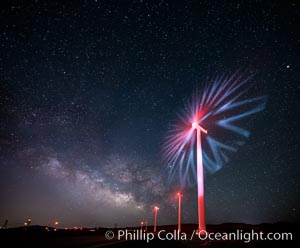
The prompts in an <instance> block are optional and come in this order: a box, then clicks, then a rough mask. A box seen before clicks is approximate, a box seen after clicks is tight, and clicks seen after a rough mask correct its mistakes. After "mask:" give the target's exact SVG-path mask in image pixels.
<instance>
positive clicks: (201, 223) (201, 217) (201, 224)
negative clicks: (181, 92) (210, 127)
mask: <svg viewBox="0 0 300 248" xmlns="http://www.w3.org/2000/svg"><path fill="white" fill-rule="evenodd" d="M192 129H196V131H197V185H198V232H199V233H201V231H206V224H205V202H204V176H203V160H202V147H201V132H202V133H205V134H207V130H206V129H204V128H203V127H201V126H200V125H199V124H198V121H194V122H193V123H192Z"/></svg>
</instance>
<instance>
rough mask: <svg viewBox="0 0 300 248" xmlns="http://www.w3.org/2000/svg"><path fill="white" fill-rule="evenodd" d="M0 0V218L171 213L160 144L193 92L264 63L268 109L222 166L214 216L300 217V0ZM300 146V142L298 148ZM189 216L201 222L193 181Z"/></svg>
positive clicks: (187, 191) (209, 184)
mask: <svg viewBox="0 0 300 248" xmlns="http://www.w3.org/2000/svg"><path fill="white" fill-rule="evenodd" d="M7 2H8V3H4V1H1V8H0V13H1V14H0V19H1V20H0V41H1V47H0V199H1V200H0V225H2V223H3V222H4V221H5V220H6V219H8V221H9V222H8V225H9V226H16V225H21V224H22V223H24V221H25V220H26V219H27V218H31V219H32V223H33V224H41V225H46V224H47V223H48V222H49V221H50V222H52V223H53V221H54V220H58V221H59V222H60V225H61V226H73V225H77V226H108V227H109V226H114V225H115V224H118V226H126V225H137V224H138V223H139V222H140V220H143V219H146V218H148V220H149V224H152V220H153V212H152V208H153V206H154V205H155V204H157V205H158V206H159V207H160V210H159V219H158V224H175V223H176V221H177V199H176V198H175V193H176V192H177V190H178V189H179V188H180V186H179V184H178V178H175V179H174V181H173V182H172V183H167V180H166V179H167V178H168V175H167V173H166V170H164V169H165V166H166V165H165V164H164V161H163V156H162V146H163V143H164V140H165V137H166V135H167V133H168V131H169V128H170V126H171V124H172V123H173V122H174V121H176V118H178V116H177V114H178V112H180V110H181V109H182V107H183V106H184V105H185V103H186V101H188V99H189V98H190V97H191V95H192V94H193V93H194V91H195V89H201V88H202V87H204V84H205V83H207V82H210V81H209V80H210V79H214V78H216V77H217V76H220V75H223V74H229V75H230V74H232V73H234V72H236V71H238V70H245V71H246V73H247V71H248V72H249V73H251V74H255V75H254V77H253V79H252V81H251V83H254V82H255V83H256V84H257V85H258V86H259V87H258V88H257V91H258V92H257V94H258V95H268V101H267V105H266V109H265V110H264V111H262V112H260V113H257V114H256V115H255V118H254V121H253V122H251V125H250V126H249V130H250V132H251V135H250V137H249V138H248V139H247V141H246V144H245V145H244V146H243V147H241V148H240V149H239V151H238V152H236V153H235V154H234V155H233V156H231V158H230V161H229V162H228V163H227V164H226V165H225V166H224V168H222V169H221V170H219V171H218V172H216V173H214V174H206V177H205V180H206V185H205V187H206V213H207V215H206V216H207V222H208V223H222V222H245V223H262V222H277V221H299V220H300V212H299V208H300V204H299V203H300V199H299V195H300V192H299V191H300V187H299V186H300V185H299V177H300V167H299V146H298V144H299V139H300V136H299V126H298V125H299V123H297V118H299V114H300V113H299V109H300V108H299V107H300V106H299V78H300V77H299V45H300V44H299V42H300V39H299V37H300V36H299V27H297V23H298V24H299V23H300V20H299V16H300V15H299V14H300V13H299V5H298V3H296V1H282V2H283V3H282V4H281V3H276V2H275V1H248V2H247V1H164V0H160V1H146V0H138V1H125V0H124V1H123V0H122V1H121V0H120V1H109V0H107V1H102V0H98V1H97V0H94V1H88V0H86V1H81V2H79V1H78V2H77V1H76V3H75V1H66V2H64V1H40V0H36V1H33V2H29V1H7ZM297 152H298V153H297ZM182 191H183V195H184V196H183V207H182V208H183V209H182V210H183V217H182V218H183V223H197V187H196V185H194V186H190V187H185V188H183V189H182Z"/></svg>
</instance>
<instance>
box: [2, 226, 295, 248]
mask: <svg viewBox="0 0 300 248" xmlns="http://www.w3.org/2000/svg"><path fill="white" fill-rule="evenodd" d="M297 226H298V225H297V224H296V223H293V224H291V223H276V224H261V225H246V224H240V223H227V224H222V225H208V226H207V232H208V233H217V232H219V233H223V234H224V233H230V232H237V230H239V233H246V232H249V233H250V232H252V230H253V232H256V233H259V232H263V233H264V234H267V233H292V237H293V240H292V241H290V240H284V241H281V240H277V241H276V240H273V241H267V240H263V241H257V240H251V241H250V242H245V240H244V241H243V240H214V241H210V240H200V239H199V237H198V236H197V235H195V233H194V237H193V239H191V240H190V238H191V235H192V233H193V231H194V230H195V229H196V228H197V225H194V224H184V225H182V232H184V233H186V236H187V238H188V240H178V239H179V237H177V238H175V239H177V240H175V241H174V240H160V239H159V238H158V237H155V238H154V239H153V240H151V241H149V242H148V243H147V242H146V241H145V240H131V241H126V240H125V238H124V237H122V238H121V239H120V240H118V239H117V237H116V236H117V233H118V230H125V229H127V230H131V232H133V230H140V229H136V228H135V227H127V228H120V229H109V228H83V229H77V230H74V229H68V230H65V229H58V230H56V231H54V229H53V228H48V227H45V226H29V227H19V228H9V229H1V230H0V239H1V242H2V243H3V244H4V243H6V242H8V244H9V246H7V247H17V245H18V247H19V246H20V244H22V246H25V245H26V247H27V246H29V247H62V248H65V247H66V248H67V247H75V248H76V247H78V248H79V247H89V248H97V247H103V246H107V245H109V246H110V247H162V246H164V247H214V248H217V247H268V246H275V245H280V246H283V247H297V245H296V243H297V242H298V232H297ZM176 228H177V226H175V225H169V226H159V227H158V231H160V230H166V232H165V233H164V234H166V233H171V234H170V236H172V235H174V230H176ZM108 230H111V231H112V232H113V233H114V234H115V237H114V238H113V239H111V240H107V239H106V238H105V233H106V232H107V231H108ZM148 230H149V232H152V230H153V227H152V226H149V227H148ZM136 233H138V232H137V231H136ZM142 234H144V235H146V233H145V232H142ZM175 235H176V234H175ZM163 236H164V237H165V235H163ZM174 237H175V236H174ZM174 237H173V239H174ZM135 239H137V238H136V237H135ZM1 246H2V245H1Z"/></svg>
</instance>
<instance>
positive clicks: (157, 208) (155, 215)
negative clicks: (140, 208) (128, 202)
mask: <svg viewBox="0 0 300 248" xmlns="http://www.w3.org/2000/svg"><path fill="white" fill-rule="evenodd" d="M158 210H159V207H157V206H155V207H154V230H153V232H154V233H156V223H157V212H158Z"/></svg>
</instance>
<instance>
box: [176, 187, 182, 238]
mask: <svg viewBox="0 0 300 248" xmlns="http://www.w3.org/2000/svg"><path fill="white" fill-rule="evenodd" d="M177 196H178V232H181V198H182V196H183V194H181V193H180V192H178V193H177Z"/></svg>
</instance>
